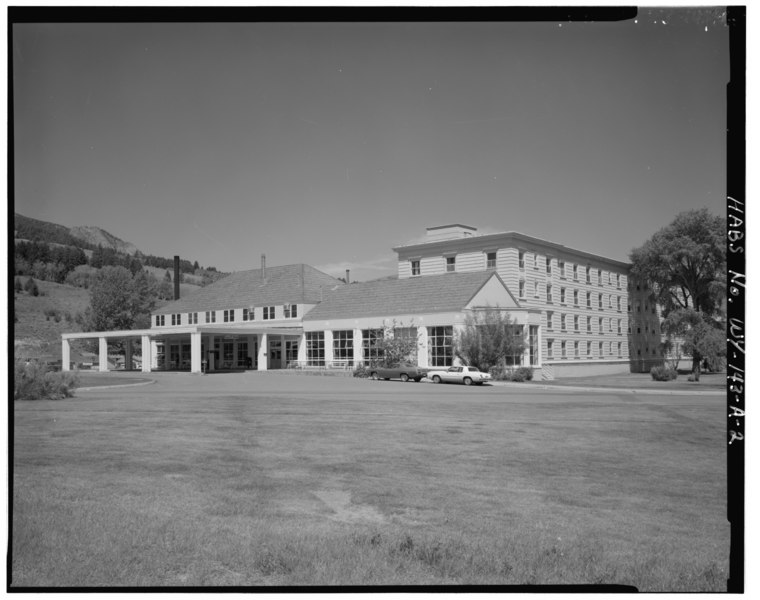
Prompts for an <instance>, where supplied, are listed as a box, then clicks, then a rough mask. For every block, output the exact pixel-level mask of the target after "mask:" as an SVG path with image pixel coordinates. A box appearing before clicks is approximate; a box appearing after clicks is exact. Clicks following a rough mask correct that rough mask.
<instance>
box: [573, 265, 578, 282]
mask: <svg viewBox="0 0 760 600" xmlns="http://www.w3.org/2000/svg"><path fill="white" fill-rule="evenodd" d="M573 279H575V281H578V265H573Z"/></svg>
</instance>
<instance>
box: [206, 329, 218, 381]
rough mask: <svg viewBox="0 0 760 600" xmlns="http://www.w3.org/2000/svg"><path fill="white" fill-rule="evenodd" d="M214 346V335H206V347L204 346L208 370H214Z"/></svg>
mask: <svg viewBox="0 0 760 600" xmlns="http://www.w3.org/2000/svg"><path fill="white" fill-rule="evenodd" d="M215 348H216V336H215V335H214V334H211V335H210V336H208V348H206V359H207V360H208V367H207V368H208V370H209V372H211V371H216V356H215V355H214V349H215Z"/></svg>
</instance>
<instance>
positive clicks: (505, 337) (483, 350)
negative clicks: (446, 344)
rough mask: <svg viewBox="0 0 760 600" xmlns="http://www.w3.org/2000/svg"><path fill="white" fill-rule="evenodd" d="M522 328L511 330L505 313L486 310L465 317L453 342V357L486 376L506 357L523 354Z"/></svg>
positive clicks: (514, 327) (513, 326) (516, 327)
mask: <svg viewBox="0 0 760 600" xmlns="http://www.w3.org/2000/svg"><path fill="white" fill-rule="evenodd" d="M521 332H522V328H519V327H518V326H515V324H514V321H513V320H512V318H511V317H510V316H509V314H508V313H507V312H506V311H501V310H497V309H493V308H486V309H485V310H479V311H476V312H473V313H471V314H468V315H467V316H466V317H465V321H464V329H463V330H462V331H461V332H459V334H458V335H457V336H456V339H455V341H454V347H455V352H456V355H457V356H459V357H460V358H461V359H462V361H463V362H465V363H466V364H468V365H471V366H473V367H477V368H478V369H480V370H481V371H485V372H488V371H489V369H490V368H491V367H493V366H497V365H505V364H506V362H507V360H508V357H512V356H516V355H520V354H522V353H523V351H524V350H525V336H524V334H523V333H521Z"/></svg>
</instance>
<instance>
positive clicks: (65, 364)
mask: <svg viewBox="0 0 760 600" xmlns="http://www.w3.org/2000/svg"><path fill="white" fill-rule="evenodd" d="M70 368H71V343H70V342H69V340H67V339H64V340H62V341H61V370H62V371H68V370H69V369H70Z"/></svg>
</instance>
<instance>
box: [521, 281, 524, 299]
mask: <svg viewBox="0 0 760 600" xmlns="http://www.w3.org/2000/svg"><path fill="white" fill-rule="evenodd" d="M520 298H525V280H523V279H521V280H520Z"/></svg>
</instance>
